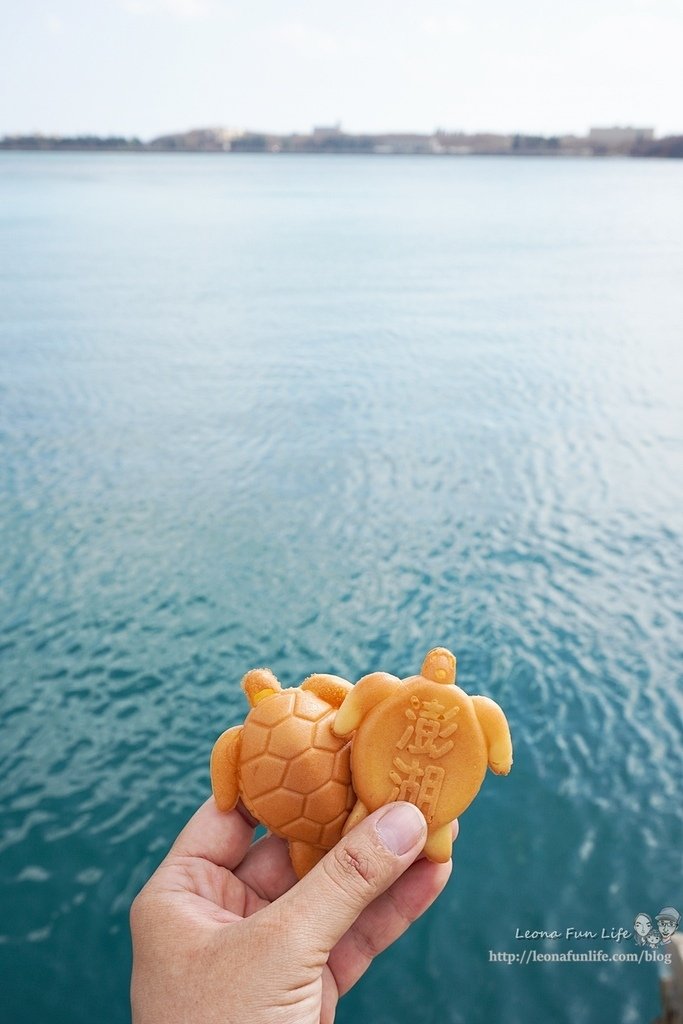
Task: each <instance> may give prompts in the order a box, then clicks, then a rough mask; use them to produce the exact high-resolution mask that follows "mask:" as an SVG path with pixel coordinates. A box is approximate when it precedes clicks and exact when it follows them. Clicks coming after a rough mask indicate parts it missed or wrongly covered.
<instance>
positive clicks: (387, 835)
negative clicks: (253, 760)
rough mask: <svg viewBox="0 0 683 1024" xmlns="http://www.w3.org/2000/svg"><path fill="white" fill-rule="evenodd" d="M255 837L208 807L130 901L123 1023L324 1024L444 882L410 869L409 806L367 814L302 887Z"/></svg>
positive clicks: (443, 868)
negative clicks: (129, 966) (126, 1019)
mask: <svg viewBox="0 0 683 1024" xmlns="http://www.w3.org/2000/svg"><path fill="white" fill-rule="evenodd" d="M254 824H255V823H254V822H253V821H252V820H251V819H250V818H249V815H248V814H247V813H246V812H245V811H244V810H243V809H242V808H241V807H238V808H236V809H235V810H234V811H231V812H229V813H227V814H225V813H222V812H220V811H219V810H218V809H217V807H216V805H215V802H214V800H213V797H211V798H210V799H209V800H207V801H206V803H205V804H203V805H202V807H200V809H199V810H198V811H197V813H196V814H195V815H194V817H193V818H192V819H191V820H190V822H189V823H188V824H187V825H186V827H185V828H184V829H183V831H182V832H181V834H180V835H179V836H178V838H177V839H176V841H175V843H174V844H173V847H172V849H171V850H170V852H169V853H168V855H167V856H166V858H165V859H164V861H163V862H162V863H161V864H160V866H159V867H158V868H157V870H156V871H155V872H154V874H153V875H152V877H151V878H150V880H149V881H148V882H147V884H146V885H145V887H144V888H143V889H142V891H141V892H140V893H139V895H138V896H137V897H136V899H135V900H134V902H133V906H132V908H131V931H132V936H133V975H132V981H131V1003H132V1008H133V1024H219V1022H220V1024H230V1022H239V1024H244V1022H248V1024H275V1022H277V1024H290V1022H291V1024H318V1022H322V1024H329V1022H331V1021H332V1020H333V1019H334V1014H335V1008H336V1005H337V1001H338V999H339V997H340V996H342V995H344V993H345V992H347V991H348V990H349V989H350V988H351V987H352V985H354V984H355V983H356V981H358V979H359V978H360V976H361V975H362V974H363V973H364V972H365V971H366V970H367V968H368V967H369V965H370V963H371V962H372V960H373V958H374V957H375V956H376V955H377V954H378V953H381V952H382V951H383V950H384V949H386V948H387V946H389V945H391V943H392V942H394V940H395V939H397V938H398V937H399V936H400V935H401V934H402V933H403V932H404V931H405V930H406V928H407V927H408V926H409V925H410V924H411V923H412V922H413V921H414V920H415V919H416V918H418V917H419V916H420V915H421V914H422V913H423V912H424V911H425V910H426V909H427V907H428V906H430V904H431V903H432V902H433V901H434V900H435V899H436V897H437V896H438V895H439V893H440V892H441V891H442V889H443V887H444V886H445V884H446V882H447V880H448V877H449V875H450V872H451V862H450V861H449V862H448V863H447V864H433V863H432V862H431V861H428V860H425V859H424V858H422V859H419V860H418V857H419V854H420V851H421V850H422V847H423V846H424V842H425V839H426V836H427V829H426V824H425V821H424V818H423V816H422V814H421V812H420V811H418V810H417V808H416V807H414V806H413V805H412V804H407V803H402V802H401V803H393V804H389V805H388V806H386V807H382V808H380V809H379V810H378V811H375V812H374V813H373V814H371V815H369V816H368V817H367V818H365V820H364V821H362V822H361V823H360V824H359V825H357V826H356V828H354V829H352V830H351V831H350V832H349V834H348V835H346V836H344V837H343V838H342V839H341V841H340V842H339V843H338V844H337V845H336V846H335V847H334V849H333V850H331V851H330V852H329V853H328V854H326V856H325V857H323V859H322V860H321V861H320V862H319V863H318V864H317V865H316V866H315V867H314V868H313V869H312V870H311V871H310V872H309V873H308V874H307V875H306V876H305V877H304V878H303V879H301V881H297V879H296V876H295V874H294V871H293V869H292V866H291V863H290V860H289V854H288V851H287V844H286V843H285V842H284V841H283V840H282V839H278V838H277V837H276V836H272V835H268V836H264V838H262V839H260V840H259V841H258V842H257V843H255V844H254V845H250V843H251V839H252V835H253V829H254ZM453 827H454V837H455V835H457V822H454V826H453Z"/></svg>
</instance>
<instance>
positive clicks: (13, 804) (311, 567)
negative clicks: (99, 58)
mask: <svg viewBox="0 0 683 1024" xmlns="http://www.w3.org/2000/svg"><path fill="white" fill-rule="evenodd" d="M682 282H683V162H680V161H674V160H671V161H666V160H663V161H660V160H642V161H638V160H628V159H593V160H590V159H552V158H550V159H548V158H546V159H543V158H532V157H529V158H506V157H490V158H486V157H483V158H479V157H443V158H438V157H420V156H400V157H399V156H386V157H381V156H332V155H331V156H326V155H300V156H297V155H285V154H279V155H247V154H244V155H242V154H234V155H231V154H205V155H191V154H148V153H142V154H123V153H122V154H115V153H90V154H80V153H79V154H68V153H54V152H46V153H32V154H26V153H3V154H1V155H0V520H1V539H0V672H1V677H2V685H1V690H0V736H1V737H2V738H1V741H0V795H1V803H2V817H1V825H0V892H1V893H2V911H1V914H0V976H1V977H2V999H1V1006H2V1008H1V1009H0V1018H1V1019H2V1021H3V1024H4V1022H7V1024H36V1022H40V1024H67V1022H68V1024H91V1022H92V1021H93V1020H97V1021H104V1022H107V1024H124V1022H125V1021H127V1020H128V1019H129V1012H130V1011H129V1005H128V984H129V972H130V956H131V953H130V938H129V930H128V910H129V906H130V903H131V900H132V899H133V897H134V896H135V894H136V893H137V892H138V890H139V889H140V887H141V886H142V885H143V884H144V882H145V881H146V879H147V878H148V877H149V875H150V873H151V872H152V871H153V870H154V869H155V867H156V866H157V864H158V863H159V861H160V860H161V859H162V858H163V856H164V854H165V852H166V851H167V849H168V847H169V844H170V843H171V842H172V840H173V839H174V837H175V836H176V834H177V833H178V831H179V830H180V828H181V827H182V825H183V824H184V822H185V821H186V820H187V819H188V818H189V816H190V815H191V814H192V813H193V811H194V810H195V808H196V807H197V806H198V805H199V804H200V803H201V802H202V801H203V800H204V799H206V797H207V796H208V794H209V793H210V782H209V772H208V764H209V754H210V751H211V747H212V745H213V743H214V741H215V739H216V737H217V736H218V735H219V733H220V732H222V731H223V730H224V729H226V728H227V727H228V726H231V725H234V724H237V723H239V722H240V721H241V720H242V718H243V716H244V714H245V711H246V702H245V699H244V697H243V695H242V693H241V691H240V689H239V682H240V679H241V677H242V675H243V674H244V672H246V671H247V670H248V669H250V668H252V667H255V666H259V665H268V666H270V667H271V668H272V669H273V671H274V672H275V673H276V674H277V675H278V677H279V678H280V679H281V681H282V682H283V684H284V685H296V684H298V683H299V682H301V681H302V680H303V678H304V677H305V676H307V675H308V674H310V673H311V672H314V671H318V672H332V673H335V674H338V675H341V676H344V677H345V678H347V679H349V680H351V681H356V680H358V679H359V678H360V677H361V676H362V675H364V674H366V673H367V672H370V671H373V670H378V669H381V670H386V671H389V672H392V673H394V674H396V675H399V676H401V677H405V676H408V675H412V674H414V673H415V672H417V671H418V670H419V667H420V664H421V662H422V659H423V657H424V655H425V653H426V651H427V650H428V649H429V648H431V647H433V646H436V645H443V646H446V647H449V648H450V649H452V650H453V651H454V652H455V653H456V655H457V658H458V682H459V685H460V686H461V687H462V688H463V689H464V690H465V691H467V692H468V693H482V694H486V695H488V696H490V697H492V698H493V699H494V700H496V701H498V702H499V703H500V705H501V706H502V707H503V708H504V709H505V712H506V714H507V716H508V719H509V722H510V727H511V732H512V737H513V743H514V749H515V762H514V767H513V769H512V772H511V773H510V775H509V776H508V777H506V778H504V777H497V776H494V775H493V774H491V773H489V774H488V776H487V778H486V779H485V781H484V784H483V786H482V790H481V792H480V795H479V797H478V799H477V800H476V802H475V803H474V804H473V805H472V806H471V807H470V808H469V809H468V810H467V811H466V812H465V813H464V814H463V815H462V817H461V820H460V835H459V838H458V840H457V842H456V844H455V848H454V870H453V875H452V877H451V880H450V881H449V883H448V886H447V888H446V890H445V892H444V893H443V895H442V896H441V897H440V898H439V900H438V901H437V903H436V904H435V905H434V907H433V908H432V909H430V910H429V912H428V913H427V914H426V915H425V916H424V917H423V918H422V919H421V920H420V921H419V922H418V923H416V924H415V925H414V926H413V927H412V928H410V930H409V931H408V933H407V934H406V935H405V936H404V937H403V938H402V939H401V940H400V941H399V942H397V943H396V945H395V946H393V947H392V948H391V949H390V950H389V951H387V952H386V953H384V954H383V955H382V956H381V957H379V958H378V960H377V961H376V963H375V964H373V966H372V968H371V969H370V970H369V971H368V973H367V974H366V975H365V976H364V977H363V979H362V980H361V981H360V982H359V983H358V985H357V986H356V987H355V989H354V990H353V991H352V992H351V993H350V994H349V995H347V996H346V997H345V998H344V999H343V1000H342V1002H341V1004H340V1007H339V1011H338V1018H337V1019H338V1021H339V1022H341V1024H350V1022H352V1021H354V1022H355V1021H358V1020H362V1021H372V1022H373V1024H390V1022H391V1024H432V1022H434V1024H436V1022H438V1024H447V1022H448V1024H490V1022H493V1021H495V1022H505V1024H507V1022H511V1024H516V1022H520V1024H527V1022H530V1021H531V1022H535V1021H547V1020H553V1021H556V1022H567V1024H603V1022H605V1021H610V1022H621V1024H643V1022H649V1021H651V1020H652V1018H653V1017H654V1016H655V1015H656V1014H657V1013H658V1011H659V1006H660V1003H659V981H660V979H661V977H662V974H663V973H666V970H667V968H666V963H665V961H664V960H663V959H660V960H659V962H658V961H657V960H656V959H652V960H647V959H642V958H641V960H640V962H634V961H633V960H632V959H631V958H630V957H631V955H632V954H633V953H639V947H638V946H636V944H635V942H634V939H633V936H632V934H631V933H632V928H633V920H634V917H635V915H636V914H637V913H641V912H642V913H648V914H649V915H650V916H651V917H653V918H654V916H655V915H656V914H657V913H658V912H659V911H660V909H662V908H663V907H666V906H672V907H674V908H678V910H680V911H682V912H683V891H682V886H681V879H682V877H683V872H682V867H683V800H682V796H681V779H682V778H683V738H682V735H683V729H682V724H683V695H682V694H683V686H682V677H681V664H682V655H683V649H682V648H683V643H682V633H681V611H682V608H681V581H682V580H683V558H682V550H683V548H682V544H681V541H682V534H683V514H682V510H683V475H682V472H681V468H682V467H681V452H682V448H683V445H682V429H681V428H682V425H683V424H682V422H681V420H682V417H681V407H682V403H681V393H682V392H681V385H682V379H681V378H682V374H681V362H682V357H681V349H682V344H683V286H682ZM620 929H621V930H622V931H623V932H625V933H626V937H624V935H622V934H621V932H620V931H619V930H620ZM555 932H559V933H560V937H559V938H558V937H552V935H553V933H555ZM526 933H529V935H530V936H531V937H525V935H526ZM538 933H541V934H540V935H539V934H538ZM577 933H595V935H594V936H586V935H583V936H581V935H580V934H579V937H577ZM548 934H550V936H551V937H548ZM662 948H664V947H662ZM591 951H598V952H600V951H602V953H604V954H605V957H606V959H605V958H603V957H602V955H600V956H598V957H593V958H592V959H591ZM570 952H571V953H572V954H587V956H586V957H584V958H583V959H581V960H577V959H572V958H571V957H569V956H566V957H565V958H564V959H562V958H561V957H559V956H558V954H562V953H566V954H569V953H570ZM660 952H661V950H660ZM499 954H506V959H501V958H500V957H499ZM626 954H629V956H626ZM510 955H513V959H509V956H510ZM254 969H256V970H257V969H258V965H254Z"/></svg>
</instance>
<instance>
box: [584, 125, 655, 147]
mask: <svg viewBox="0 0 683 1024" xmlns="http://www.w3.org/2000/svg"><path fill="white" fill-rule="evenodd" d="M654 134H655V130H654V128H630V127H624V128H619V127H618V126H616V125H615V127H613V128H591V130H590V131H589V133H588V141H589V143H590V144H591V145H592V146H604V147H605V149H623V148H626V147H630V146H635V145H636V143H638V142H651V141H652V139H653V138H654Z"/></svg>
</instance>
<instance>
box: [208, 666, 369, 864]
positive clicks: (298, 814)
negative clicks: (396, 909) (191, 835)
mask: <svg viewBox="0 0 683 1024" xmlns="http://www.w3.org/2000/svg"><path fill="white" fill-rule="evenodd" d="M242 689H243V690H244V692H245V693H246V695H247V698H248V700H249V703H250V704H251V711H250V712H249V713H248V715H247V717H246V718H245V720H244V724H243V725H236V726H234V727H233V728H232V729H228V730H227V732H224V733H223V735H222V736H220V737H219V738H218V739H217V740H216V743H215V745H214V748H213V750H212V752H211V785H212V788H213V793H214V797H215V799H216V803H217V805H218V807H219V808H220V810H222V811H230V810H232V808H233V807H234V806H235V804H236V803H237V801H238V799H239V797H241V798H242V801H243V802H244V805H245V807H246V808H247V810H248V811H249V813H250V814H252V815H253V817H254V818H256V819H257V820H258V821H260V822H261V823H262V824H263V825H265V826H266V827H267V828H268V829H270V831H271V832H274V833H275V835H278V836H280V837H281V838H282V839H286V840H288V842H289V855H290V858H291V861H292V865H293V867H294V870H295V872H296V874H297V876H298V877H299V878H301V877H302V876H303V875H305V874H306V872H307V871H310V869H311V868H312V867H313V865H314V864H316V863H317V862H318V861H319V860H320V858H321V857H322V856H323V855H324V854H325V853H326V852H327V850H329V849H331V848H332V847H333V846H334V845H335V843H337V842H338V841H339V839H340V838H341V835H342V829H343V827H344V823H345V822H346V819H347V817H348V815H349V811H350V810H351V808H352V807H353V803H354V799H355V796H354V792H353V789H352V788H351V766H350V753H351V744H350V743H349V742H348V740H344V739H340V738H339V737H337V736H335V734H334V733H333V731H332V723H333V721H334V716H335V714H336V712H337V709H338V708H339V706H340V705H341V703H342V701H343V700H344V698H345V697H346V696H347V694H348V693H350V691H351V689H352V686H351V683H349V682H347V680H346V679H341V678H340V677H339V676H331V675H312V676H309V677H308V679H306V680H304V682H303V683H302V684H301V686H296V687H290V688H288V689H284V690H283V689H282V687H281V686H280V683H279V681H278V680H277V679H276V677H275V676H274V675H273V673H272V672H271V671H270V669H267V668H257V669H253V670H252V671H251V672H247V674H246V675H245V677H244V679H243V680H242Z"/></svg>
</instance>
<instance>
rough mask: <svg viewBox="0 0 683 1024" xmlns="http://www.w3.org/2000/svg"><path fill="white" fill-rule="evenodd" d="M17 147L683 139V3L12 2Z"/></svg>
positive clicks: (8, 106) (8, 65)
mask: <svg viewBox="0 0 683 1024" xmlns="http://www.w3.org/2000/svg"><path fill="white" fill-rule="evenodd" d="M0 16H1V18H0V24H1V26H2V28H1V30H0V134H4V133H13V132H32V131H42V132H45V133H51V132H54V133H61V134H71V133H76V132H94V133H98V134H105V133H115V134H125V135H131V134H137V135H140V136H142V137H143V138H148V137H150V136H152V135H156V134H160V133H162V132H167V131H176V130H184V129H187V128H191V127H203V126H213V125H226V126H230V127H242V128H244V127H247V128H252V129H264V130H270V131H276V132H288V131H293V130H298V131H308V130H310V128H311V126H312V125H314V124H327V123H330V122H333V121H336V120H341V121H342V124H343V127H344V128H345V129H346V130H348V131H359V132H362V131H386V130H395V129H405V130H413V131H432V130H433V129H435V128H437V127H441V128H449V129H463V130H465V131H474V130H479V129H480V130H491V131H523V132H530V133H543V134H551V133H555V132H572V131H573V132H577V133H581V134H583V133H584V132H585V131H586V130H587V129H588V127H589V126H590V125H599V124H638V125H650V126H652V127H654V128H656V130H657V132H658V134H669V133H671V134H675V133H683V106H682V103H681V100H682V99H683V60H682V59H681V54H682V53H683V0H451V2H447V0H344V2H343V3H342V2H339V0H337V2H335V3H332V2H331V0H279V2H278V0H0Z"/></svg>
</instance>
